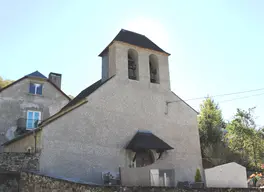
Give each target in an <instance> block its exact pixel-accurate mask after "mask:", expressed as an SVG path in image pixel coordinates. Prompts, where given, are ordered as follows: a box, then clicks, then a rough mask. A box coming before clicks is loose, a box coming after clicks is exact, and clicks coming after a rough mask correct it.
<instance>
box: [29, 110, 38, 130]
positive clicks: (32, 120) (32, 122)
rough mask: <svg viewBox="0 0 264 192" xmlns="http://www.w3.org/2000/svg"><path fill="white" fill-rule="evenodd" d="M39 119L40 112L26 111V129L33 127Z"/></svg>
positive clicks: (35, 126)
mask: <svg viewBox="0 0 264 192" xmlns="http://www.w3.org/2000/svg"><path fill="white" fill-rule="evenodd" d="M40 120H41V112H39V111H28V112H27V129H35V128H37V127H38V124H39V123H40Z"/></svg>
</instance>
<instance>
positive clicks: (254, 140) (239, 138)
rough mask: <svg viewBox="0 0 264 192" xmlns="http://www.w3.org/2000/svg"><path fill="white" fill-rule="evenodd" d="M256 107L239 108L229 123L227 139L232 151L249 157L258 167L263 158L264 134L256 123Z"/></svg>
mask: <svg viewBox="0 0 264 192" xmlns="http://www.w3.org/2000/svg"><path fill="white" fill-rule="evenodd" d="M254 109H255V108H250V109H248V110H247V111H245V110H241V109H237V112H236V114H235V116H234V119H233V120H232V121H231V122H230V123H229V124H228V125H227V130H228V134H227V140H228V146H229V147H230V149H231V150H232V151H234V152H237V153H240V154H241V156H242V157H243V158H244V159H245V158H248V161H249V162H250V165H251V166H252V167H254V168H258V167H259V166H260V164H261V163H262V159H263V150H264V143H263V138H264V137H263V135H264V134H263V129H260V128H258V127H257V125H256V123H255V117H254Z"/></svg>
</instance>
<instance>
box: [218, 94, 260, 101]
mask: <svg viewBox="0 0 264 192" xmlns="http://www.w3.org/2000/svg"><path fill="white" fill-rule="evenodd" d="M260 95H264V93H260V94H255V95H249V96H245V97H239V98H234V99H229V100H224V101H219V103H225V102H229V101H234V100H239V99H247V98H250V97H255V96H260Z"/></svg>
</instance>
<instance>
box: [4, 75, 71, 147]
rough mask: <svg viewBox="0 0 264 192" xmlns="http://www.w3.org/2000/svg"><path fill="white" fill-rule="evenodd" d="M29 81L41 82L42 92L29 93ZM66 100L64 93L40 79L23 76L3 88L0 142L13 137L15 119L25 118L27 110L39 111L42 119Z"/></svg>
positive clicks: (53, 112) (58, 108) (15, 126)
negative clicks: (38, 93)
mask: <svg viewBox="0 0 264 192" xmlns="http://www.w3.org/2000/svg"><path fill="white" fill-rule="evenodd" d="M30 82H37V83H41V84H43V90H42V93H43V94H42V95H32V94H30V93H29V83H30ZM68 102H69V100H68V98H66V97H65V95H63V94H62V93H61V92H59V91H58V90H57V89H56V88H55V87H54V86H53V85H51V84H50V83H49V82H47V81H45V80H42V79H35V78H25V79H23V80H21V81H19V82H17V83H15V84H14V85H12V86H10V87H8V88H7V89H4V90H3V91H1V92H0V144H2V143H4V142H5V141H7V140H11V139H13V138H14V137H15V135H14V132H15V130H16V128H17V120H18V119H19V118H24V119H26V118H27V111H28V110H35V111H40V112H41V119H42V120H43V119H46V118H48V117H49V116H51V115H53V114H55V113H56V112H58V111H59V110H60V109H61V108H62V107H63V106H64V105H66V104H67V103H68ZM1 150H2V147H0V151H1Z"/></svg>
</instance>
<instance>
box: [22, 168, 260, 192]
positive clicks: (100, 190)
mask: <svg viewBox="0 0 264 192" xmlns="http://www.w3.org/2000/svg"><path fill="white" fill-rule="evenodd" d="M20 184H21V185H20V191H21V192H50V191H56V192H73V191H74V192H257V191H261V190H260V189H255V188H251V189H249V188H243V189H228V188H226V189H225V188H223V189H216V188H208V189H189V190H185V189H176V188H161V187H155V188H153V187H120V186H116V187H115V186H111V187H105V186H96V185H92V184H88V183H84V182H81V181H73V180H72V181H70V180H69V179H67V180H65V178H55V177H52V176H45V175H41V174H39V173H37V172H22V173H21V181H20ZM263 191H264V190H263Z"/></svg>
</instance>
